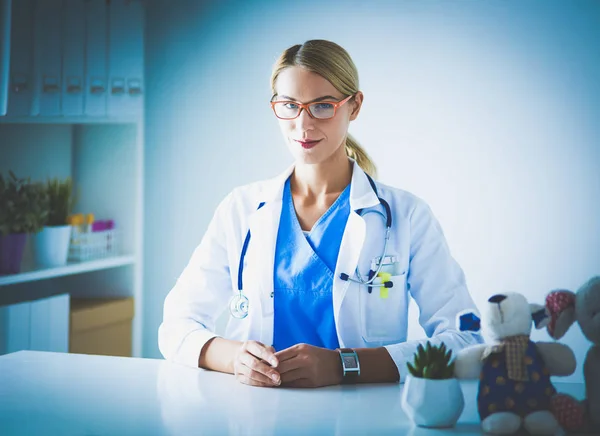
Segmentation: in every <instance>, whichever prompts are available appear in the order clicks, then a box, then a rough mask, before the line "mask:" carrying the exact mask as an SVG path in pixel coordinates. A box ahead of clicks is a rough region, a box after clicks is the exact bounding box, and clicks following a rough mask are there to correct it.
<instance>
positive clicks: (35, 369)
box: [0, 351, 584, 436]
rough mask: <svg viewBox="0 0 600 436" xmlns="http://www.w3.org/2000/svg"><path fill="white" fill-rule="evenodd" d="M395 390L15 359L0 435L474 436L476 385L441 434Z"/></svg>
mask: <svg viewBox="0 0 600 436" xmlns="http://www.w3.org/2000/svg"><path fill="white" fill-rule="evenodd" d="M555 384H556V386H557V388H558V389H559V390H560V391H561V392H567V393H570V394H571V395H574V396H575V397H577V398H582V396H583V395H584V386H583V384H570V383H569V384H564V383H555ZM402 386H403V385H398V384H373V385H355V386H331V387H326V388H320V389H290V388H281V387H279V388H257V387H251V386H246V385H242V384H240V383H239V382H238V381H237V380H235V378H234V377H233V376H231V375H228V374H221V373H216V372H210V371H204V370H201V369H194V368H188V367H184V366H181V365H177V364H173V363H170V362H166V361H164V360H156V359H135V358H121V357H107V356H85V355H78V354H62V353H47V352H35V351H21V352H18V353H14V354H8V355H5V356H0V434H1V435H30V434H31V435H33V434H35V435H41V434H43V435H53V434H57V435H138V434H139V435H145V436H149V435H188V434H194V435H208V434H231V435H275V434H285V435H294V434H328V435H343V436H347V435H355V434H361V435H364V434H374V435H375V434H376V435H386V434H389V435H391V434H393V435H413V436H428V435H434V434H435V435H440V434H461V435H469V434H481V430H480V425H479V417H478V415H477V407H476V403H475V396H476V391H477V383H476V382H465V383H463V391H464V393H465V410H464V412H463V414H462V416H461V418H460V420H459V422H458V424H457V426H456V427H455V428H452V429H447V430H444V431H440V430H431V429H424V428H419V427H413V426H412V424H411V422H410V421H409V420H408V418H407V417H406V415H405V414H404V412H403V411H402V408H401V406H400V393H401V390H402Z"/></svg>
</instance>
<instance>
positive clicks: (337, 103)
mask: <svg viewBox="0 0 600 436" xmlns="http://www.w3.org/2000/svg"><path fill="white" fill-rule="evenodd" d="M355 95H356V94H352V95H349V96H348V97H346V98H345V99H343V100H341V101H313V102H312V103H300V102H298V101H293V100H279V101H271V109H273V113H274V114H275V116H276V117H277V118H279V119H280V120H295V119H296V118H298V117H299V116H300V114H301V113H302V110H303V109H304V110H306V113H307V114H308V116H309V117H311V118H312V119H314V120H330V119H332V118H333V117H335V114H336V113H337V110H338V108H339V107H341V106H342V105H343V104H345V103H346V102H347V101H348V100H350V99H351V98H352V97H354V96H355ZM280 103H293V104H295V105H297V106H299V107H300V110H299V111H298V115H296V116H295V117H294V118H282V117H280V116H279V115H277V112H276V111H275V105H276V104H280ZM323 103H328V104H331V105H333V115H332V116H331V117H329V118H317V117H315V116H313V114H312V113H311V112H310V109H309V108H308V107H309V106H310V105H312V104H323Z"/></svg>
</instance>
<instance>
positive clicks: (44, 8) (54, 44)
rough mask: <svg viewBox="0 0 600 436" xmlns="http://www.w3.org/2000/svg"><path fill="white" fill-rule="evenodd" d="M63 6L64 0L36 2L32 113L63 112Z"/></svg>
mask: <svg viewBox="0 0 600 436" xmlns="http://www.w3.org/2000/svg"><path fill="white" fill-rule="evenodd" d="M61 6H62V1H61V0H42V1H37V2H36V5H35V15H34V17H35V18H34V28H33V35H34V41H33V71H34V74H33V77H34V87H33V89H34V93H33V107H32V111H31V114H32V115H40V116H59V115H60V100H61V92H60V91H61V88H62V86H61V79H62V77H61V27H62V26H61V25H62V20H61V15H62V14H61Z"/></svg>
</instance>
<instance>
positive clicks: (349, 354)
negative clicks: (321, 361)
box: [338, 348, 360, 383]
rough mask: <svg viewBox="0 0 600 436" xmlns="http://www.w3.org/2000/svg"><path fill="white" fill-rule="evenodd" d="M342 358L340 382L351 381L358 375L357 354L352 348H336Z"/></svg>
mask: <svg viewBox="0 0 600 436" xmlns="http://www.w3.org/2000/svg"><path fill="white" fill-rule="evenodd" d="M338 352H339V353H340V358H341V359H342V369H343V378H342V383H353V382H355V381H356V379H357V378H358V377H359V376H360V363H359V362H358V355H357V354H356V351H354V350H353V349H352V348H338Z"/></svg>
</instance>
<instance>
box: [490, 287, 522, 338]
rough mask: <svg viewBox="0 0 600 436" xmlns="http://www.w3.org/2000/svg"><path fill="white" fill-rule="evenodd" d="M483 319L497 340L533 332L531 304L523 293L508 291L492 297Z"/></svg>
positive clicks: (491, 335)
mask: <svg viewBox="0 0 600 436" xmlns="http://www.w3.org/2000/svg"><path fill="white" fill-rule="evenodd" d="M483 319H484V325H485V328H486V331H487V332H488V333H489V335H490V337H492V338H493V339H496V340H499V339H502V338H507V337H510V336H515V335H529V334H530V333H531V306H530V305H529V303H528V302H527V300H526V299H525V297H524V296H523V295H521V294H517V293H513V292H506V293H503V294H496V295H494V296H492V297H490V299H489V300H488V303H487V306H486V313H485V315H484V317H483Z"/></svg>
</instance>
